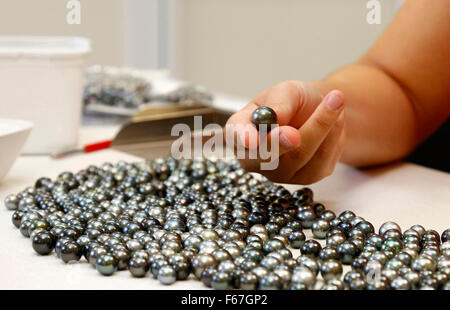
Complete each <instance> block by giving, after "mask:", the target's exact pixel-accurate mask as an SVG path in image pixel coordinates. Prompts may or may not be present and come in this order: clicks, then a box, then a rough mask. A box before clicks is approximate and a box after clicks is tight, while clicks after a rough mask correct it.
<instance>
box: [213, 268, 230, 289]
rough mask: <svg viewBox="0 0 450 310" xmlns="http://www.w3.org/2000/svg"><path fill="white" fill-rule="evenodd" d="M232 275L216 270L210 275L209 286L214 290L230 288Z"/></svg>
mask: <svg viewBox="0 0 450 310" xmlns="http://www.w3.org/2000/svg"><path fill="white" fill-rule="evenodd" d="M231 281H232V277H231V275H230V274H229V273H226V272H217V273H216V274H214V275H213V276H212V279H211V286H212V287H213V288H214V289H216V290H229V289H231V288H232V285H231Z"/></svg>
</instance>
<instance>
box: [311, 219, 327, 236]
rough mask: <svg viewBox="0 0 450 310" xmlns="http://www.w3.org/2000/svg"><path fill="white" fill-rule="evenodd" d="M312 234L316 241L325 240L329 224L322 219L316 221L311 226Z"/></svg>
mask: <svg viewBox="0 0 450 310" xmlns="http://www.w3.org/2000/svg"><path fill="white" fill-rule="evenodd" d="M311 229H312V233H313V235H314V237H316V238H318V239H325V237H326V234H327V231H328V229H330V222H329V221H327V220H324V219H318V220H316V221H314V223H313V224H312V227H311Z"/></svg>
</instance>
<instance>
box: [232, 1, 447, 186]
mask: <svg viewBox="0 0 450 310" xmlns="http://www.w3.org/2000/svg"><path fill="white" fill-rule="evenodd" d="M449 55H450V4H449V2H448V1H446V0H436V1H429V0H409V1H406V2H405V4H404V5H403V7H402V8H401V9H400V11H399V13H398V14H397V16H396V17H395V19H394V20H393V22H392V23H391V25H390V26H389V27H388V28H387V30H386V31H385V33H384V34H383V35H382V36H381V37H380V38H379V39H378V41H377V42H376V43H375V45H374V46H373V47H372V49H371V50H370V51H369V52H368V53H367V54H366V55H364V56H363V57H362V58H361V59H360V60H359V61H358V62H357V63H355V64H352V65H350V66H347V67H344V68H341V69H340V70H338V71H337V72H335V73H333V74H331V75H330V76H328V77H327V78H325V79H324V80H322V81H316V82H301V81H284V82H281V83H278V84H276V85H274V86H272V87H270V88H268V89H266V90H264V91H263V92H261V93H260V94H259V95H257V96H256V97H255V98H254V99H253V100H252V101H251V102H250V103H249V104H247V105H246V106H245V107H244V108H243V109H242V110H241V111H239V112H237V113H236V114H234V115H233V116H232V117H231V118H230V119H229V121H228V124H229V125H236V124H240V125H244V128H245V129H244V130H239V131H238V133H237V135H238V138H239V141H241V142H242V143H243V144H244V145H245V146H246V147H247V148H249V149H250V148H255V147H257V146H258V144H259V141H258V140H259V139H258V132H257V131H256V129H255V128H254V127H253V126H252V125H251V122H250V119H251V113H252V112H253V111H254V110H255V109H256V108H257V107H258V106H269V107H271V108H272V109H274V110H275V111H276V113H277V116H278V124H279V127H278V128H277V129H275V130H272V131H271V132H270V134H269V139H273V138H274V137H276V138H279V147H280V157H279V166H278V168H277V169H276V170H271V171H267V170H266V171H264V170H263V171H260V170H259V168H260V160H259V159H256V160H241V164H242V166H243V167H244V168H245V169H247V170H249V171H253V172H260V173H262V174H263V175H265V176H266V177H268V178H269V179H271V180H272V181H275V182H280V183H291V184H311V183H314V182H317V181H319V180H321V179H323V178H325V177H327V176H329V175H330V174H332V173H333V171H334V168H335V166H336V163H337V162H338V161H341V162H344V163H346V164H350V165H353V166H357V167H367V166H374V165H380V164H384V163H388V162H392V161H395V160H398V159H401V158H403V157H404V156H406V155H408V154H409V153H410V152H411V151H412V150H414V148H415V147H417V146H418V145H419V144H420V143H421V142H422V141H423V140H425V139H426V138H427V137H428V136H429V135H430V134H431V133H432V132H433V131H435V130H436V129H437V128H438V127H439V126H440V125H442V124H443V123H444V122H445V120H446V119H447V118H448V117H449V115H450V56H449ZM330 101H332V102H334V106H339V107H338V108H337V109H332V108H330V107H329V106H328V105H327V102H330Z"/></svg>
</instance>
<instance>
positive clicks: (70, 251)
mask: <svg viewBox="0 0 450 310" xmlns="http://www.w3.org/2000/svg"><path fill="white" fill-rule="evenodd" d="M105 253H106V251H105ZM102 254H104V253H102ZM59 255H60V257H61V259H62V260H63V262H65V263H68V262H71V261H78V260H80V258H81V255H82V251H81V247H80V246H79V245H78V244H77V243H75V242H74V241H68V242H66V243H64V244H63V245H61V249H60V254H59ZM95 260H97V258H95ZM93 265H95V263H94V264H93Z"/></svg>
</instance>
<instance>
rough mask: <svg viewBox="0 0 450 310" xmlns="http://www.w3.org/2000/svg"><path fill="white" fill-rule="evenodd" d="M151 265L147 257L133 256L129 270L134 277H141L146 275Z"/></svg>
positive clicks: (129, 263)
mask: <svg viewBox="0 0 450 310" xmlns="http://www.w3.org/2000/svg"><path fill="white" fill-rule="evenodd" d="M149 268H150V266H149V265H148V262H147V260H146V259H145V258H142V257H132V258H131V259H130V260H129V262H128V270H130V272H131V274H132V275H133V276H134V277H137V278H141V277H144V276H145V275H146V274H147V272H148V270H149Z"/></svg>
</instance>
